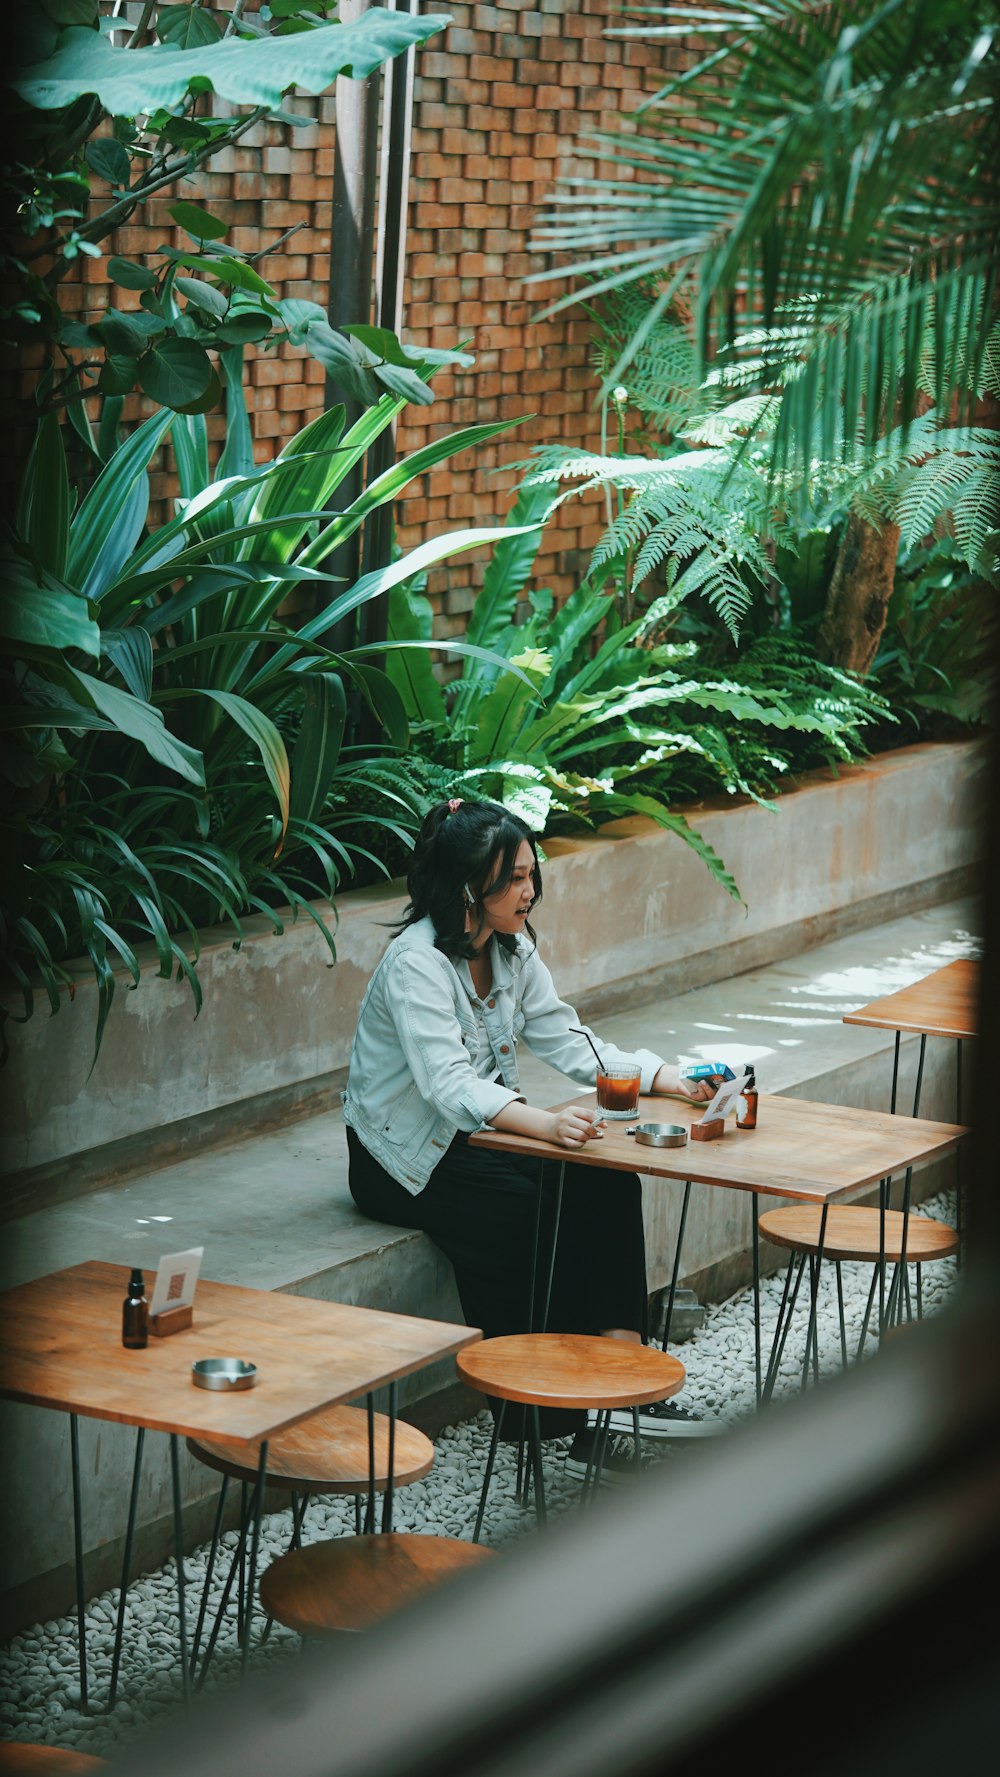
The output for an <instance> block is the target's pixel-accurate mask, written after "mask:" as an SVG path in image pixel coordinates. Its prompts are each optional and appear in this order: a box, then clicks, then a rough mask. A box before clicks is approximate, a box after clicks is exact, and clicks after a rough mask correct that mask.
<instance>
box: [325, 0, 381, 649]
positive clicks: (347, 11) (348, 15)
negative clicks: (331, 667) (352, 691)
mask: <svg viewBox="0 0 1000 1777" xmlns="http://www.w3.org/2000/svg"><path fill="white" fill-rule="evenodd" d="M368 4H369V0H341V6H340V11H339V18H340V21H341V23H342V24H345V25H349V24H354V22H355V21H356V20H357V19H359V18H360V17H361V15H362V13H364V12H367V10H368ZM378 93H379V76H378V74H377V73H376V74H372V75H370V76H369V78H368V79H367V80H352V79H351V78H349V76H347V75H344V74H341V75H338V77H337V84H336V88H335V105H336V119H337V121H336V141H335V149H334V165H333V214H332V217H331V223H330V286H329V294H328V298H327V318H328V320H329V322H330V326H331V327H335V328H342V327H345V326H347V325H348V324H349V323H350V322H362V323H364V322H370V320H371V318H372V272H373V263H374V251H375V186H376V179H377V158H376V156H377V147H378ZM338 403H342V404H343V407H344V409H345V412H346V416H347V420H346V423H347V426H348V427H350V426H352V425H353V424H354V423H355V421H356V420H357V419H359V418H360V415H361V407H360V405H359V403H358V402H357V401H356V400H355V399H354V397H353V396H351V395H349V394H348V393H347V391H346V390H345V389H342V388H341V387H340V386H339V385H338V384H337V382H336V381H335V380H334V379H333V378H332V377H329V376H328V377H327V379H326V390H325V396H324V405H325V406H326V407H327V408H331V407H335V406H336V405H337V404H338ZM364 474H365V465H364V460H362V461H361V462H359V463H356V464H355V465H354V467H353V469H351V470H350V471H349V472H348V474H347V475H345V477H344V479H343V481H342V482H341V483H340V485H339V487H338V488H337V492H336V495H335V496H334V500H333V502H332V504H331V508H330V510H331V511H336V512H343V511H346V509H347V508H348V507H349V506H350V505H351V504H352V503H353V502H354V501H355V500H356V499H357V498H358V495H359V494H360V493H361V491H362V488H363V486H364ZM326 565H327V567H328V569H329V572H330V576H331V579H333V578H336V577H340V578H341V579H342V580H343V581H344V583H346V585H348V586H353V584H354V582H355V581H356V580H357V579H358V577H359V575H360V573H361V537H360V534H359V533H357V532H355V534H354V536H353V537H349V538H348V540H347V542H346V543H344V544H342V545H341V547H340V548H339V549H337V550H335V551H334V553H333V555H331V556H330V557H329V559H328V561H327V564H326ZM355 629H356V624H355V618H354V616H353V614H352V615H350V616H348V617H345V618H344V619H343V620H342V621H341V623H339V624H337V625H335V627H334V628H333V629H332V630H331V631H329V633H328V634H327V636H325V637H324V640H325V641H326V642H328V643H329V645H330V646H331V647H333V648H349V647H352V646H353V644H354V641H355Z"/></svg>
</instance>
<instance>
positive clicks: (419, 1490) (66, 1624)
mask: <svg viewBox="0 0 1000 1777" xmlns="http://www.w3.org/2000/svg"><path fill="white" fill-rule="evenodd" d="M918 1213H922V1214H929V1215H934V1216H937V1217H938V1218H939V1219H941V1220H943V1221H948V1222H951V1223H954V1219H955V1200H954V1192H942V1193H941V1194H940V1195H939V1196H938V1197H936V1198H934V1199H933V1200H930V1201H928V1202H927V1203H925V1204H923V1205H922V1206H921V1209H920V1211H919V1212H918ZM783 1276H784V1271H783V1269H782V1272H781V1273H780V1274H779V1275H777V1276H775V1277H772V1278H770V1279H767V1280H766V1281H765V1283H764V1285H763V1289H762V1323H763V1327H764V1340H763V1344H764V1353H763V1355H764V1362H765V1363H766V1360H767V1348H768V1344H769V1329H770V1328H771V1327H772V1326H773V1324H774V1321H775V1317H776V1314H777V1308H778V1303H779V1300H780V1295H781V1289H782V1283H783ZM843 1276H844V1297H845V1308H846V1314H847V1323H848V1336H849V1349H850V1350H851V1351H852V1352H853V1349H854V1347H855V1346H856V1344H857V1337H858V1334H859V1332H860V1327H861V1321H862V1317H863V1314H864V1308H865V1302H866V1300H867V1295H868V1288H869V1283H870V1279H871V1268H870V1267H869V1266H864V1265H853V1264H846V1265H845V1266H844V1267H843ZM913 1276H914V1273H913V1272H912V1270H911V1278H913ZM956 1276H957V1267H956V1262H955V1260H954V1259H945V1260H941V1261H939V1262H937V1263H935V1264H932V1265H925V1266H924V1271H923V1307H924V1314H925V1316H926V1315H930V1314H933V1313H935V1312H937V1311H939V1310H940V1308H941V1307H942V1306H943V1304H944V1302H945V1300H946V1299H947V1297H948V1295H949V1293H950V1292H951V1290H952V1289H953V1288H954V1284H955V1280H956ZM802 1294H804V1291H803V1292H802ZM823 1297H824V1299H823V1300H821V1305H820V1315H819V1337H820V1362H821V1369H822V1370H823V1371H824V1372H825V1373H829V1372H831V1371H833V1370H837V1369H839V1366H840V1333H839V1322H838V1317H837V1306H836V1293H835V1289H834V1283H833V1272H832V1269H830V1268H828V1276H827V1279H826V1283H825V1287H824V1291H823ZM796 1320H797V1325H796V1327H795V1328H793V1332H792V1335H791V1336H790V1338H789V1340H788V1343H787V1346H786V1352H785V1356H784V1359H783V1362H782V1366H781V1372H780V1377H779V1381H778V1385H777V1388H776V1390H775V1393H776V1394H778V1395H780V1394H786V1393H794V1392H795V1391H797V1389H798V1388H799V1385H800V1381H801V1365H802V1339H803V1335H804V1329H805V1304H804V1302H803V1301H802V1300H801V1299H800V1304H799V1307H798V1309H797V1312H796ZM753 1324H754V1322H753V1294H752V1291H751V1290H749V1289H747V1290H742V1291H740V1292H739V1293H738V1294H737V1295H735V1296H732V1297H730V1298H729V1300H728V1301H725V1302H721V1303H718V1304H716V1305H714V1306H711V1307H709V1309H708V1312H707V1314H706V1317H705V1321H704V1324H703V1325H702V1326H701V1327H700V1328H699V1329H698V1331H697V1332H696V1333H695V1334H694V1335H693V1336H692V1337H691V1338H690V1339H689V1340H687V1341H685V1343H684V1344H683V1346H681V1347H680V1355H681V1359H682V1361H683V1363H684V1366H685V1369H686V1372H687V1379H686V1383H685V1387H684V1390H683V1392H682V1393H681V1395H680V1396H679V1397H678V1402H679V1404H682V1405H684V1406H690V1407H692V1408H695V1409H698V1410H700V1411H701V1412H702V1413H703V1414H704V1415H705V1416H706V1417H716V1418H721V1419H724V1420H726V1421H727V1422H733V1421H735V1420H738V1419H740V1418H742V1417H744V1416H745V1415H747V1414H750V1413H752V1412H753V1411H754V1402H755V1388H754V1340H753ZM852 1328H853V1330H854V1344H853V1345H851V1344H850V1334H851V1329H852ZM875 1350H877V1340H873V1339H871V1337H869V1343H868V1347H867V1351H868V1352H869V1353H874V1352H875ZM491 1428H492V1421H491V1419H490V1415H489V1413H488V1412H483V1413H480V1414H479V1415H478V1417H477V1418H475V1419H473V1420H470V1421H468V1422H466V1423H464V1424H461V1425H453V1426H447V1427H446V1428H445V1429H444V1430H443V1431H442V1432H441V1433H440V1434H439V1436H438V1437H437V1439H436V1451H437V1456H436V1460H435V1463H434V1467H433V1469H432V1471H431V1473H430V1474H429V1475H428V1476H427V1478H426V1480H424V1481H419V1482H416V1483H415V1484H413V1485H411V1486H409V1487H406V1488H404V1489H401V1491H400V1492H399V1493H398V1494H397V1495H396V1503H395V1511H394V1522H393V1528H394V1529H395V1530H405V1531H423V1532H425V1533H429V1534H436V1535H444V1536H460V1537H468V1538H471V1536H472V1532H473V1527H474V1523H475V1516H476V1507H477V1504H478V1499H479V1491H480V1486H481V1482H482V1475H483V1470H484V1467H485V1462H486V1455H487V1450H488V1446H489V1437H490V1431H491ZM688 1447H689V1446H688ZM566 1448H567V1445H566V1443H565V1442H562V1441H552V1442H550V1443H548V1444H547V1445H546V1446H545V1457H544V1461H545V1485H546V1496H547V1501H548V1504H549V1508H550V1511H551V1512H553V1513H555V1512H558V1511H560V1510H566V1509H568V1508H569V1507H571V1506H572V1505H573V1503H574V1502H575V1501H576V1500H577V1499H578V1497H579V1483H578V1482H577V1481H576V1480H575V1479H574V1478H573V1477H570V1476H568V1475H567V1474H566V1472H565V1454H566ZM649 1449H650V1452H651V1453H655V1454H656V1456H657V1459H658V1460H662V1461H665V1462H670V1461H675V1460H683V1452H684V1449H685V1445H684V1444H675V1445H667V1446H664V1445H662V1444H661V1445H656V1446H654V1445H650V1446H649ZM515 1458H516V1453H515V1450H514V1448H513V1447H512V1446H509V1445H501V1446H500V1451H499V1455H498V1459H497V1467H496V1472H495V1475H494V1479H493V1485H492V1488H491V1492H490V1499H489V1503H488V1506H487V1512H486V1521H485V1525H484V1531H483V1541H484V1542H486V1543H489V1544H491V1545H492V1546H494V1547H501V1546H502V1545H503V1544H504V1543H505V1542H508V1541H509V1540H510V1539H512V1538H514V1537H519V1536H523V1535H525V1534H531V1533H533V1531H534V1515H533V1512H532V1510H531V1508H530V1507H529V1508H528V1509H527V1510H524V1509H523V1508H522V1507H521V1506H520V1505H519V1504H518V1502H517V1500H516V1498H515ZM289 1529H290V1515H289V1513H288V1512H279V1513H274V1514H271V1515H269V1516H267V1517H266V1518H265V1519H264V1521H263V1525H262V1546H261V1554H260V1565H261V1567H264V1566H266V1565H267V1564H268V1562H269V1561H270V1560H272V1559H273V1558H274V1557H275V1556H277V1555H279V1554H281V1553H283V1552H284V1550H285V1548H286V1547H287V1543H288V1536H289ZM353 1531H354V1508H353V1503H352V1502H351V1501H350V1500H324V1499H315V1500H313V1501H312V1502H311V1504H310V1506H309V1509H308V1513H307V1517H306V1524H305V1529H304V1533H303V1536H304V1541H306V1542H313V1541H320V1540H322V1539H324V1538H327V1537H333V1536H342V1535H349V1534H353ZM235 1542H236V1538H235V1534H234V1533H230V1534H229V1535H228V1536H227V1537H226V1538H225V1539H224V1544H225V1547H226V1548H227V1549H229V1550H231V1549H232V1548H233V1547H234V1546H235ZM208 1553H209V1545H208V1544H207V1543H206V1544H204V1545H203V1546H202V1547H201V1548H199V1549H197V1550H195V1552H194V1553H193V1554H192V1555H191V1556H190V1557H189V1558H188V1560H187V1561H186V1563H185V1572H186V1576H187V1581H188V1586H189V1591H188V1598H187V1616H188V1633H189V1636H190V1634H191V1633H192V1631H193V1628H194V1623H195V1621H196V1618H197V1613H198V1605H199V1602H200V1599H201V1591H202V1585H203V1582H204V1577H205V1573H206V1569H207V1564H208ZM227 1565H228V1563H227V1561H225V1560H223V1559H220V1560H219V1561H217V1563H216V1573H215V1577H214V1583H213V1594H212V1599H211V1605H210V1611H211V1613H212V1615H214V1610H215V1606H216V1604H217V1603H218V1601H219V1599H220V1597H221V1593H222V1586H223V1580H224V1573H225V1568H226V1566H227ZM176 1596H177V1595H176V1580H175V1575H174V1571H173V1566H172V1563H168V1564H167V1565H166V1566H165V1567H163V1568H161V1569H159V1570H158V1571H157V1572H155V1573H147V1574H143V1575H142V1576H140V1577H139V1578H138V1579H136V1580H134V1581H133V1582H132V1585H131V1587H130V1588H129V1595H128V1608H127V1613H126V1620H125V1636H124V1652H123V1659H122V1667H121V1676H120V1683H119V1693H118V1702H117V1705H116V1708H115V1711H114V1714H113V1715H112V1716H110V1717H102V1716H84V1715H82V1714H81V1713H80V1708H79V1702H80V1694H79V1667H78V1658H77V1628H76V1618H75V1615H72V1616H66V1617H62V1618H60V1619H59V1620H58V1621H55V1622H48V1623H36V1624H34V1625H33V1626H32V1627H31V1628H30V1629H27V1630H25V1631H24V1633H23V1634H20V1635H18V1636H17V1637H16V1638H15V1639H14V1640H13V1641H12V1642H11V1643H10V1645H9V1646H8V1647H7V1648H6V1649H5V1650H4V1651H3V1654H2V1656H0V1738H2V1739H4V1740H27V1741H36V1742H40V1743H44V1744H46V1745H52V1746H66V1747H74V1748H76V1749H77V1750H78V1751H81V1752H89V1753H94V1754H97V1755H101V1754H107V1753H109V1752H110V1751H111V1750H112V1749H113V1748H116V1747H119V1746H122V1745H124V1744H125V1743H127V1742H128V1741H129V1740H130V1739H132V1738H134V1737H135V1736H136V1735H137V1734H142V1733H145V1731H146V1730H147V1729H148V1727H149V1726H150V1725H151V1724H152V1723H154V1722H155V1721H156V1720H157V1718H159V1717H162V1716H163V1715H164V1713H165V1712H167V1711H169V1710H171V1709H174V1708H176V1707H177V1706H178V1703H179V1701H180V1698H181V1686H180V1675H179V1670H178V1659H177V1618H176ZM117 1602H118V1594H117V1591H110V1592H103V1593H101V1595H100V1596H99V1597H96V1598H94V1599H92V1600H91V1601H90V1603H89V1605H88V1606H87V1613H86V1615H87V1634H88V1647H89V1651H90V1670H89V1682H90V1689H91V1700H92V1705H93V1703H95V1702H96V1703H97V1704H100V1702H101V1701H102V1699H103V1697H104V1695H105V1694H106V1691H107V1682H108V1675H109V1672H110V1663H111V1652H112V1647H113V1644H114V1625H115V1615H116V1610H117ZM209 1620H211V1616H210V1618H209ZM262 1627H263V1618H258V1624H257V1627H256V1631H255V1633H256V1635H258V1636H259V1633H260V1629H261V1628H262ZM300 1645H301V1644H300V1642H299V1639H298V1637H297V1636H296V1635H294V1634H293V1633H291V1632H290V1631H289V1630H286V1629H283V1628H281V1627H280V1626H279V1625H277V1624H275V1625H274V1627H273V1628H272V1631H271V1634H270V1636H269V1638H268V1640H267V1641H266V1643H265V1644H264V1645H263V1647H257V1646H255V1649H254V1651H253V1653H252V1655H251V1660H252V1662H257V1661H261V1660H268V1661H273V1660H275V1659H278V1660H280V1659H285V1658H288V1657H290V1656H291V1655H292V1654H294V1653H295V1652H296V1651H297V1650H298V1648H299V1646H300ZM238 1676H239V1655H238V1648H237V1641H236V1627H235V1610H234V1607H233V1605H232V1600H231V1604H230V1615H229V1619H228V1620H227V1623H226V1625H225V1627H224V1628H223V1630H222V1632H221V1634H220V1636H219V1640H218V1643H217V1646H216V1650H215V1654H214V1656H213V1661H212V1667H211V1671H210V1675H209V1679H208V1686H209V1687H211V1688H216V1687H218V1686H220V1685H225V1684H231V1683H234V1682H236V1681H237V1680H238Z"/></svg>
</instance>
